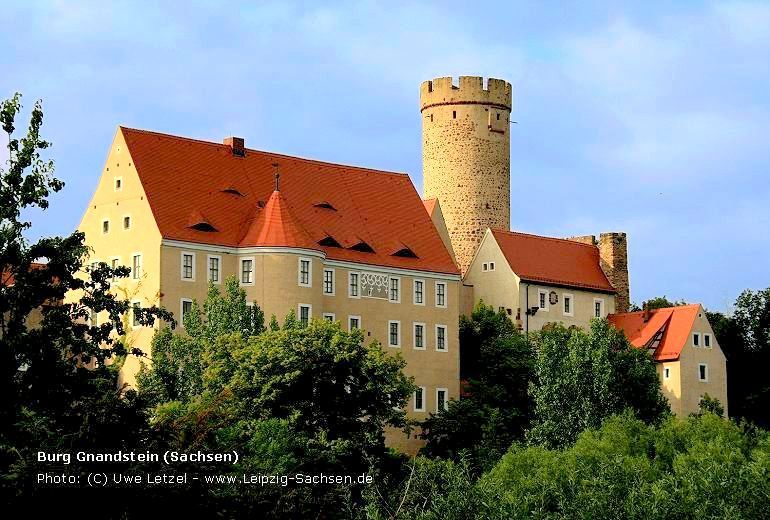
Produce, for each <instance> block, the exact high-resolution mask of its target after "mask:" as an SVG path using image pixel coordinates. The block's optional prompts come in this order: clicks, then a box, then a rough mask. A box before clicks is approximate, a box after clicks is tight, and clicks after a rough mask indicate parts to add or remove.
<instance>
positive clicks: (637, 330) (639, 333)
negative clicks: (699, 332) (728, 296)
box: [607, 303, 702, 361]
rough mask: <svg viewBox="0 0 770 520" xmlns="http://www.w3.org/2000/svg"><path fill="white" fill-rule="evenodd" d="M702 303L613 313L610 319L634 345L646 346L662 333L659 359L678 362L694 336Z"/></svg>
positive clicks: (638, 346)
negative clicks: (692, 334)
mask: <svg viewBox="0 0 770 520" xmlns="http://www.w3.org/2000/svg"><path fill="white" fill-rule="evenodd" d="M699 312H702V307H701V306H700V305H699V304H697V303H696V304H691V305H680V306H678V307H665V308H662V309H653V310H649V311H638V312H625V313H621V314H610V315H609V316H608V317H607V319H608V320H609V321H610V323H612V324H613V325H614V326H615V328H616V329H618V330H622V331H623V333H624V334H625V335H626V337H627V338H628V340H629V341H630V342H631V344H632V345H633V346H635V347H637V348H645V347H648V346H649V345H650V342H651V341H652V340H653V339H654V338H655V336H656V334H657V333H658V332H659V331H660V332H662V337H661V338H660V344H659V345H658V346H657V348H656V349H655V352H654V353H653V359H655V361H675V360H677V359H679V355H680V354H681V353H682V348H683V347H684V346H685V344H686V343H687V341H688V340H689V338H690V331H691V330H692V328H693V324H694V323H695V319H696V317H697V316H698V313H699Z"/></svg>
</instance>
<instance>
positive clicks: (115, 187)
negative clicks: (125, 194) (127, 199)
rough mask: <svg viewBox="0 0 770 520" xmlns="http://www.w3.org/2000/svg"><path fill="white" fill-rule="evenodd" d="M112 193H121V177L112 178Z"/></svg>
mask: <svg viewBox="0 0 770 520" xmlns="http://www.w3.org/2000/svg"><path fill="white" fill-rule="evenodd" d="M118 181H120V188H118ZM112 191H116V192H117V191H123V177H113V180H112Z"/></svg>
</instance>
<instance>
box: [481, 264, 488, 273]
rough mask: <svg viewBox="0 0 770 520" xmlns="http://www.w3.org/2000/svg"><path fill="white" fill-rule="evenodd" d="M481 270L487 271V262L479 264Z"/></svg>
mask: <svg viewBox="0 0 770 520" xmlns="http://www.w3.org/2000/svg"><path fill="white" fill-rule="evenodd" d="M481 270H482V271H489V264H488V263H486V262H484V263H483V264H481Z"/></svg>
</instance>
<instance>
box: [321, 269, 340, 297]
mask: <svg viewBox="0 0 770 520" xmlns="http://www.w3.org/2000/svg"><path fill="white" fill-rule="evenodd" d="M326 273H331V274H332V291H331V292H326ZM321 290H322V292H323V293H324V295H326V296H335V295H336V293H337V272H336V271H335V269H334V268H333V267H324V278H323V280H322V281H321Z"/></svg>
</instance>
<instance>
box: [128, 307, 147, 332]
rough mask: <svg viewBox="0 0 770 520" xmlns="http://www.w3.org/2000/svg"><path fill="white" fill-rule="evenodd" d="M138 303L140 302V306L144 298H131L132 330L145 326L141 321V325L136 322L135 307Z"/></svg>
mask: <svg viewBox="0 0 770 520" xmlns="http://www.w3.org/2000/svg"><path fill="white" fill-rule="evenodd" d="M137 303H138V304H139V307H141V306H142V300H131V330H136V329H141V328H142V327H144V325H142V324H141V323H140V324H139V325H137V324H135V323H134V320H135V318H134V307H135V306H136V304H137Z"/></svg>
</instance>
